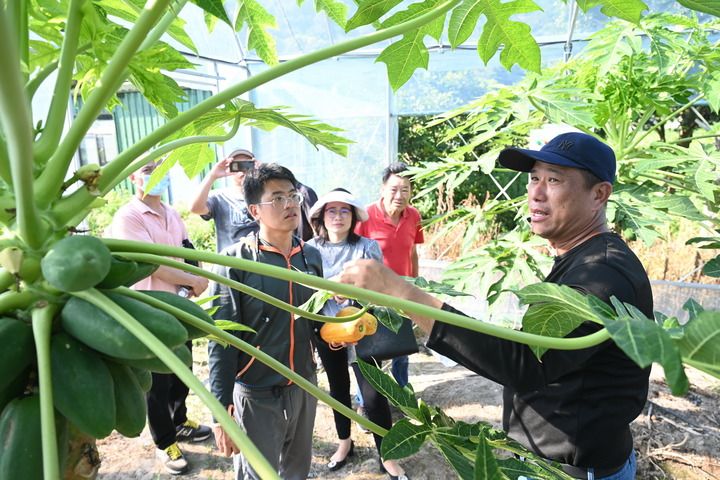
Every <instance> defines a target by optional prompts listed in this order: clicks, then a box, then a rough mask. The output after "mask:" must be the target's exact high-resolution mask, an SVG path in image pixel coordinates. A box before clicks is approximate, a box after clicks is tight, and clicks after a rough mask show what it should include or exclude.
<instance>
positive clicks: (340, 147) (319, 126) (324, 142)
mask: <svg viewBox="0 0 720 480" xmlns="http://www.w3.org/2000/svg"><path fill="white" fill-rule="evenodd" d="M233 104H234V105H235V108H236V109H237V114H239V115H240V117H241V118H242V119H243V120H245V119H247V121H246V122H245V123H246V124H247V125H249V126H251V127H257V128H261V129H263V130H272V129H273V128H275V127H277V126H281V127H285V128H289V129H290V130H293V131H295V132H296V133H298V134H300V135H302V136H303V137H305V138H306V139H307V140H308V141H309V142H310V143H311V144H312V145H313V146H315V147H316V148H317V147H318V146H322V147H325V148H326V149H328V150H329V151H331V152H333V153H337V154H338V155H342V156H347V145H348V144H350V143H353V142H352V140H348V139H347V138H344V137H341V136H339V135H337V134H336V133H337V132H341V131H342V130H341V129H340V128H337V127H333V126H331V125H328V124H327V123H323V122H320V121H318V120H315V119H313V118H311V117H308V116H305V115H297V114H293V113H288V112H286V111H285V110H286V107H268V108H258V107H256V106H255V105H253V104H252V103H251V102H248V101H246V100H240V99H236V100H235V101H234V102H233Z"/></svg>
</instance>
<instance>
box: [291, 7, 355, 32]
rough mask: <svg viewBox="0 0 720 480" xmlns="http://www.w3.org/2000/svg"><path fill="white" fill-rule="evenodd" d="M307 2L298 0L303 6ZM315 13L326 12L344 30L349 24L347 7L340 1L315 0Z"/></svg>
mask: <svg viewBox="0 0 720 480" xmlns="http://www.w3.org/2000/svg"><path fill="white" fill-rule="evenodd" d="M304 1H305V0H298V5H302V4H303V2H304ZM315 11H316V12H325V14H326V15H327V16H328V18H329V19H330V20H332V21H333V22H335V23H336V24H338V25H339V26H340V27H341V28H342V29H343V30H344V29H345V24H346V23H347V6H346V5H345V4H344V3H342V2H340V1H338V0H315Z"/></svg>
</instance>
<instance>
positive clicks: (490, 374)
mask: <svg viewBox="0 0 720 480" xmlns="http://www.w3.org/2000/svg"><path fill="white" fill-rule="evenodd" d="M499 161H500V163H501V164H502V165H503V166H505V167H508V168H511V169H514V170H518V171H523V172H529V182H528V204H529V210H530V222H531V224H532V231H533V232H534V233H535V234H537V235H540V236H541V237H543V238H545V239H547V240H548V242H549V243H550V246H551V247H552V248H553V249H554V250H555V253H556V257H555V264H554V266H553V269H552V271H551V272H550V274H549V275H548V276H547V278H546V279H545V281H546V282H551V283H556V284H561V285H568V286H570V287H573V288H575V289H577V290H579V291H581V292H583V293H587V294H592V295H595V296H597V297H599V298H600V299H602V300H604V301H605V302H609V300H610V297H612V296H615V297H617V298H618V299H619V300H621V301H623V302H627V303H629V304H632V305H635V306H636V307H637V308H639V309H640V310H641V311H642V312H643V313H644V314H645V315H646V316H648V317H651V318H652V314H653V301H652V291H651V289H650V282H649V280H648V277H647V275H646V273H645V270H644V268H643V266H642V265H641V264H640V261H639V260H638V259H637V257H636V256H635V255H634V254H633V252H632V251H631V250H630V249H629V248H628V246H627V245H626V244H625V242H623V241H622V240H621V239H620V237H618V236H617V235H615V234H614V233H612V232H610V231H609V229H608V227H607V223H606V218H605V208H606V204H607V200H608V197H609V196H610V194H611V193H612V184H613V182H614V179H615V168H616V167H615V154H614V153H613V151H612V149H610V147H608V146H607V145H605V144H604V143H602V142H600V141H599V140H597V139H596V138H594V137H592V136H590V135H586V134H583V133H565V134H562V135H559V136H557V137H555V138H554V139H553V140H551V141H550V142H549V143H548V144H547V145H545V146H544V147H543V148H542V149H541V150H540V151H534V150H523V149H517V148H509V149H506V150H503V151H502V152H501V153H500V157H499ZM339 280H340V281H342V282H345V283H352V284H355V285H358V286H361V287H364V288H370V289H372V290H377V291H380V292H383V293H387V294H389V295H392V296H396V297H399V298H405V299H409V300H413V301H415V302H418V303H423V304H426V305H429V306H433V307H436V308H442V309H443V310H448V311H453V312H457V311H456V310H455V309H453V308H452V307H450V306H448V305H446V304H444V303H443V302H442V301H440V300H438V299H436V298H434V297H432V296H430V295H428V294H427V293H425V292H423V291H421V290H419V289H417V288H415V287H414V286H412V285H411V284H409V283H407V282H405V281H404V280H403V279H402V278H400V277H398V276H396V275H395V274H393V272H392V271H390V270H389V269H387V268H385V267H384V266H383V265H382V264H378V263H377V262H371V261H367V260H361V261H356V262H354V263H351V264H348V265H347V266H346V268H345V270H344V271H343V273H341V275H340V277H339ZM413 320H414V321H415V322H416V323H417V324H418V325H419V326H420V327H421V328H423V329H424V330H426V331H427V332H429V333H430V338H429V340H428V343H427V345H428V347H430V348H432V349H433V350H435V351H437V352H439V353H441V354H443V355H446V356H448V357H450V358H452V359H453V360H455V361H456V362H458V363H460V364H461V365H464V366H465V367H467V368H469V369H470V370H473V371H474V372H477V373H479V374H481V375H483V376H485V377H487V378H490V379H492V380H494V381H496V382H498V383H500V384H502V385H503V386H504V394H503V428H504V429H505V430H506V431H507V432H508V434H509V435H510V436H511V437H513V438H515V439H516V440H518V441H520V442H521V443H522V444H523V445H525V446H526V447H527V448H528V449H530V450H532V451H533V452H535V453H537V454H538V455H540V456H542V457H544V458H547V459H549V460H554V461H556V462H559V463H560V464H562V468H563V470H564V471H565V472H566V473H568V474H569V475H571V476H573V477H575V478H584V479H594V480H599V479H603V478H608V479H610V478H611V479H612V480H630V479H633V478H634V476H635V470H636V467H635V452H634V450H633V441H632V435H631V433H630V427H629V424H630V423H631V422H632V421H633V420H634V419H635V418H636V417H637V415H638V414H639V413H640V412H641V410H642V408H643V406H644V404H645V401H646V398H647V391H648V379H649V374H650V370H649V368H646V369H642V368H640V367H639V366H638V365H637V364H635V363H634V362H633V361H632V360H630V358H628V357H627V356H626V355H625V354H624V353H623V352H622V351H621V350H620V349H619V348H618V347H617V346H616V345H615V343H613V342H612V341H610V340H608V341H606V342H605V343H602V344H600V345H597V346H595V347H592V348H587V349H583V350H574V351H558V350H550V351H548V352H547V353H546V354H545V355H544V356H543V357H542V361H538V360H537V358H536V357H535V355H534V354H533V353H532V352H531V351H530V349H529V348H528V346H526V345H523V344H519V343H515V342H511V341H508V340H503V339H499V338H496V337H492V336H488V335H484V334H481V333H476V332H472V331H469V330H466V329H463V328H459V327H455V326H452V325H448V324H445V323H441V322H435V321H434V320H432V319H430V318H427V317H421V316H414V317H413ZM600 328H601V327H600V326H599V325H598V324H596V323H592V322H585V323H583V324H582V325H581V326H580V327H578V328H577V329H576V330H575V331H573V332H572V333H571V334H570V336H583V335H588V334H590V333H593V332H595V331H597V330H599V329H600Z"/></svg>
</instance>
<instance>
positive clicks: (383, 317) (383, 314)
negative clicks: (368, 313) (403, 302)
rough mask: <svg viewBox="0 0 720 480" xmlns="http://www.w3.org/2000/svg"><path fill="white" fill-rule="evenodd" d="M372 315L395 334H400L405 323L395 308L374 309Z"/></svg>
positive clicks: (379, 307)
mask: <svg viewBox="0 0 720 480" xmlns="http://www.w3.org/2000/svg"><path fill="white" fill-rule="evenodd" d="M372 314H373V315H374V316H375V318H377V320H378V322H380V323H382V324H383V325H385V326H386V327H387V328H388V329H389V330H390V331H391V332H393V333H398V331H399V330H400V327H401V326H402V323H403V321H404V319H403V317H401V316H400V314H399V313H397V311H395V309H394V308H390V307H385V306H376V307H373V309H372Z"/></svg>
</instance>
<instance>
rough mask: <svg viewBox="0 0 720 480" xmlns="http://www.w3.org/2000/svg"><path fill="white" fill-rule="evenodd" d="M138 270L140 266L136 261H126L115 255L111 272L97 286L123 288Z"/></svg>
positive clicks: (112, 259) (111, 263) (111, 261)
mask: <svg viewBox="0 0 720 480" xmlns="http://www.w3.org/2000/svg"><path fill="white" fill-rule="evenodd" d="M137 269H138V264H137V262H135V261H134V260H126V259H124V258H119V257H116V256H115V255H113V256H112V258H111V260H110V271H109V272H108V274H107V275H105V278H103V279H102V281H101V282H100V283H98V284H97V285H96V286H97V288H117V287H121V286H123V285H125V282H127V280H128V279H129V278H134V276H135V272H137Z"/></svg>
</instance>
